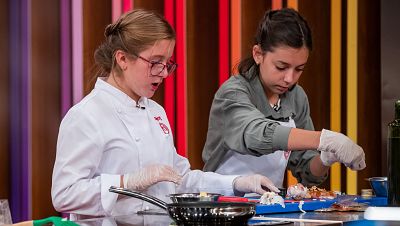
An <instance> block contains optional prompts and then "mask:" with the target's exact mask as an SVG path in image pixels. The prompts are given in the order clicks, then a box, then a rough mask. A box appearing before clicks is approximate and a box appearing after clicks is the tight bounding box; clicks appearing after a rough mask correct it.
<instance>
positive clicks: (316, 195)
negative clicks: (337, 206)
mask: <svg viewBox="0 0 400 226" xmlns="http://www.w3.org/2000/svg"><path fill="white" fill-rule="evenodd" d="M308 194H309V196H310V197H311V198H313V199H335V198H336V196H337V194H336V193H335V192H334V191H327V190H325V189H323V188H318V187H316V186H312V187H311V188H310V189H309V190H308Z"/></svg>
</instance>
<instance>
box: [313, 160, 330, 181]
mask: <svg viewBox="0 0 400 226" xmlns="http://www.w3.org/2000/svg"><path fill="white" fill-rule="evenodd" d="M329 168H330V167H329V166H325V165H324V164H322V161H321V158H320V155H316V156H314V158H313V159H311V162H310V171H311V173H312V174H313V175H314V176H316V177H322V176H325V175H326V174H327V173H328V171H329Z"/></svg>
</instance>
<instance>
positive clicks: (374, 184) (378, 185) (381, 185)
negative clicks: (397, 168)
mask: <svg viewBox="0 0 400 226" xmlns="http://www.w3.org/2000/svg"><path fill="white" fill-rule="evenodd" d="M367 180H368V181H369V183H370V185H371V188H372V190H373V191H374V193H375V195H376V196H377V197H387V196H388V186H387V184H388V183H387V177H370V178H367Z"/></svg>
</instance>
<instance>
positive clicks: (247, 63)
mask: <svg viewBox="0 0 400 226" xmlns="http://www.w3.org/2000/svg"><path fill="white" fill-rule="evenodd" d="M254 45H259V46H260V48H261V50H262V51H263V53H264V54H265V53H266V52H273V51H274V48H276V47H280V46H288V47H292V48H296V49H297V48H301V47H303V46H305V47H307V48H308V49H309V50H312V37H311V30H310V28H309V26H308V24H307V21H306V20H305V19H304V18H303V17H302V16H301V15H300V14H299V13H298V12H297V11H295V10H293V9H290V8H284V9H280V10H270V11H267V12H266V13H265V14H264V17H263V19H262V20H261V21H260V24H259V25H258V29H257V33H256V36H255V40H254ZM255 64H256V62H255V61H254V59H253V57H252V56H251V57H248V58H245V59H243V60H242V61H241V62H240V63H239V66H238V70H239V73H240V74H241V75H245V74H246V72H247V71H248V70H249V69H250V68H251V67H252V66H253V65H255ZM256 73H258V70H257V72H256Z"/></svg>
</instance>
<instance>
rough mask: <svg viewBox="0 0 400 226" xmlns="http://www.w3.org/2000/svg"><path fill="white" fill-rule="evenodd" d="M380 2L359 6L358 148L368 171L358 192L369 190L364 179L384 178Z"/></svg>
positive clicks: (364, 3) (362, 176)
mask: <svg viewBox="0 0 400 226" xmlns="http://www.w3.org/2000/svg"><path fill="white" fill-rule="evenodd" d="M379 18H380V2H379V1H371V2H366V1H359V6H358V21H359V23H358V94H357V95H358V128H357V131H358V134H357V137H358V144H359V145H361V146H362V147H363V149H364V151H365V158H366V163H367V167H366V168H365V169H364V170H362V171H360V172H359V174H358V177H357V179H358V188H359V189H358V191H359V192H360V189H362V188H369V184H368V182H367V181H365V180H364V179H365V178H367V177H371V176H382V172H381V160H382V156H383V155H382V154H383V152H386V149H384V150H381V139H380V137H381V136H380V134H381V122H380V120H379V119H380V118H381V109H380V107H379V106H380V105H379V103H380V100H381V96H380V93H381V87H380V78H381V69H380V46H379V45H377V43H380V19H379Z"/></svg>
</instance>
